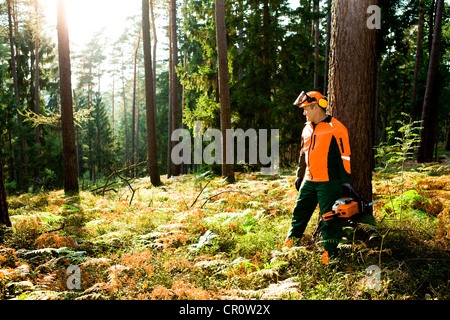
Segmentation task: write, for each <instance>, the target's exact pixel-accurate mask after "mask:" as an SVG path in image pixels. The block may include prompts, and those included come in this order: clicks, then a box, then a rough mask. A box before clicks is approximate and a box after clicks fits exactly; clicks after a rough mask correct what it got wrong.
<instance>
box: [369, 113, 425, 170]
mask: <svg viewBox="0 0 450 320" xmlns="http://www.w3.org/2000/svg"><path fill="white" fill-rule="evenodd" d="M402 116H403V118H404V119H409V122H406V120H397V121H396V124H397V125H398V126H399V128H397V129H395V130H394V129H393V128H392V127H388V128H386V131H387V133H388V140H387V141H388V142H382V143H380V144H379V145H378V146H376V147H375V149H376V150H377V154H376V156H375V157H376V158H378V159H380V165H382V166H383V167H380V168H378V169H379V170H382V171H386V170H397V169H398V168H400V167H401V168H402V169H403V167H404V164H405V162H406V161H408V160H411V159H413V157H414V151H415V149H416V148H417V147H418V144H419V143H420V134H419V132H420V130H421V129H422V127H420V126H419V125H420V123H421V121H412V120H411V118H410V117H409V115H408V114H406V113H402Z"/></svg>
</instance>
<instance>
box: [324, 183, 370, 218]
mask: <svg viewBox="0 0 450 320" xmlns="http://www.w3.org/2000/svg"><path fill="white" fill-rule="evenodd" d="M342 186H343V189H344V195H345V196H344V197H342V198H340V199H338V200H336V202H335V203H334V205H333V207H332V208H331V211H329V212H327V213H325V214H324V215H322V219H323V221H329V220H331V219H334V218H352V217H355V216H356V215H359V214H371V210H370V209H371V207H372V206H373V205H374V204H375V203H377V202H378V201H374V202H370V203H369V201H368V200H367V199H362V198H361V197H360V196H359V195H358V194H357V193H356V192H355V191H354V190H353V188H352V187H351V186H350V184H348V183H346V184H343V185H342Z"/></svg>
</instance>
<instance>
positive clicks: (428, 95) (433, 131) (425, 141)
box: [417, 0, 444, 163]
mask: <svg viewBox="0 0 450 320" xmlns="http://www.w3.org/2000/svg"><path fill="white" fill-rule="evenodd" d="M443 11H444V0H437V2H436V17H435V22H434V30H433V45H432V48H431V53H430V63H429V65H428V76H427V86H426V89H425V97H424V101H423V107H422V127H423V129H422V130H421V133H420V147H419V151H418V155H417V161H418V162H420V163H423V162H431V161H433V149H434V145H435V143H436V136H437V126H438V110H439V91H440V90H439V86H440V84H439V83H438V81H437V78H438V76H439V58H440V57H439V55H440V51H441V38H442V14H443Z"/></svg>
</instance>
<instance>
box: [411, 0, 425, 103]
mask: <svg viewBox="0 0 450 320" xmlns="http://www.w3.org/2000/svg"><path fill="white" fill-rule="evenodd" d="M423 11H424V7H423V0H420V2H419V25H418V29H417V45H416V61H415V64H414V83H413V91H412V98H411V101H412V104H413V107H414V106H415V104H416V98H417V82H418V78H419V70H420V68H419V67H420V57H421V55H422V38H423V35H422V33H423V24H424V12H423Z"/></svg>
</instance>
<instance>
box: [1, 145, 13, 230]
mask: <svg viewBox="0 0 450 320" xmlns="http://www.w3.org/2000/svg"><path fill="white" fill-rule="evenodd" d="M2 224H3V225H6V226H7V227H11V221H10V220H9V214H8V202H7V199H6V190H5V176H4V174H3V161H2V153H1V151H0V225H2Z"/></svg>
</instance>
